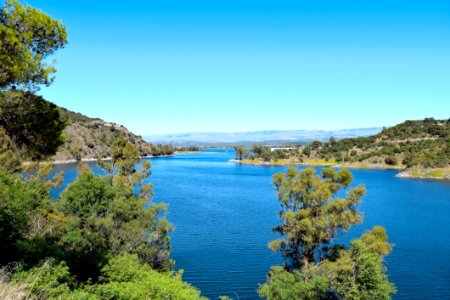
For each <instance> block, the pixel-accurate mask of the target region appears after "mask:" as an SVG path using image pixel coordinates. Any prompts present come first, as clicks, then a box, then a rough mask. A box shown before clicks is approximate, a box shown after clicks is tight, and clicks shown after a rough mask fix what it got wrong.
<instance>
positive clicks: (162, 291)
mask: <svg viewBox="0 0 450 300" xmlns="http://www.w3.org/2000/svg"><path fill="white" fill-rule="evenodd" d="M181 275H182V273H181V272H178V273H174V272H157V271H155V270H153V269H152V268H151V267H150V266H149V265H146V264H141V263H140V262H139V259H138V258H137V256H136V255H132V254H123V255H118V256H114V257H112V258H111V259H110V260H109V261H108V263H107V264H106V265H105V266H104V267H103V268H102V270H101V277H100V280H99V282H98V283H95V284H90V283H87V284H85V285H77V283H76V281H75V280H74V278H73V276H72V275H71V274H70V272H69V268H68V267H67V266H66V265H65V263H63V262H62V263H57V262H56V261H52V260H50V261H46V262H44V263H43V264H42V265H40V266H36V267H34V268H33V269H31V270H28V271H25V272H18V273H17V274H15V276H14V277H13V281H12V284H14V285H16V286H17V285H20V286H22V287H25V288H22V290H25V291H28V292H29V293H30V294H31V295H34V296H36V297H38V298H39V299H80V300H81V299H84V300H86V299H96V300H99V299H117V300H119V299H123V300H128V299H136V300H137V299H186V300H195V299H205V298H203V297H201V296H200V292H199V291H198V290H197V289H195V288H193V287H192V286H190V285H189V284H187V283H185V282H183V281H182V279H181ZM20 299H22V298H20ZM23 299H25V298H23Z"/></svg>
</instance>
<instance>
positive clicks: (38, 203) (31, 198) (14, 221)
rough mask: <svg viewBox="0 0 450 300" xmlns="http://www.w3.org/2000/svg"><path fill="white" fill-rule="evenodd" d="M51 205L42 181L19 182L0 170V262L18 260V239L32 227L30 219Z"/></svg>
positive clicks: (16, 177)
mask: <svg viewBox="0 0 450 300" xmlns="http://www.w3.org/2000/svg"><path fill="white" fill-rule="evenodd" d="M50 205H51V202H50V200H49V199H48V191H47V189H46V187H45V184H44V183H43V182H35V181H33V182H28V183H25V182H23V181H22V180H21V179H20V177H19V176H18V175H10V174H7V173H5V172H2V171H0V240H1V241H2V242H1V243H0V253H1V254H2V255H1V256H0V264H6V263H8V262H12V261H18V260H19V259H20V257H19V249H18V242H19V241H20V240H22V239H26V238H27V236H28V235H29V234H30V232H31V230H32V229H33V224H32V223H33V222H32V221H33V220H34V219H36V218H38V216H40V215H41V214H43V212H44V211H45V210H47V209H48V208H49V206H50Z"/></svg>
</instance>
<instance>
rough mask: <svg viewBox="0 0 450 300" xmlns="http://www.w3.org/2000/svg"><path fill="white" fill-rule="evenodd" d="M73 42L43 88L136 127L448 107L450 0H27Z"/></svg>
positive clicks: (404, 115) (252, 126)
mask: <svg viewBox="0 0 450 300" xmlns="http://www.w3.org/2000/svg"><path fill="white" fill-rule="evenodd" d="M27 3H28V4H29V5H31V6H33V7H36V8H39V9H41V10H42V11H44V12H46V13H48V14H49V15H51V16H52V17H53V18H55V19H59V20H62V22H63V23H64V24H65V25H66V26H67V31H68V36H69V43H68V45H67V46H66V47H65V48H64V49H62V50H59V51H58V52H56V53H55V55H53V56H52V57H51V58H52V59H53V58H56V59H57V64H56V67H57V69H58V72H57V73H56V79H55V82H54V84H53V85H51V86H50V87H44V88H42V89H41V91H40V93H41V94H42V95H43V96H44V97H45V98H46V99H48V100H50V101H52V102H54V103H56V104H57V105H60V106H63V107H66V108H68V109H71V110H73V111H77V112H81V113H83V114H86V115H88V116H91V117H100V118H102V119H104V120H106V121H112V122H116V123H119V124H123V125H124V126H126V127H127V128H128V129H130V130H132V131H133V132H135V133H137V134H141V135H146V134H164V133H179V132H205V131H206V132H211V131H220V132H236V131H257V130H297V129H323V130H332V129H349V128H363V127H378V126H392V125H395V124H397V123H400V122H403V121H405V120H411V119H423V118H425V117H435V118H440V119H447V118H449V117H450V114H449V113H450V1H448V0H446V1H440V0H422V1H414V0H410V1H397V0H387V1H385V0H375V1H372V0H364V1H361V0H356V1H338V0H329V1H324V0H314V1H300V0H297V1H284V0H277V1H264V0H259V1H246V0H214V1H213V0H208V1H206V0H205V1H198V0H193V1H189V0H178V1H175V0H139V1H134V0H129V1H111V0H109V1H104V0H96V1H92V0H91V1H87V0H77V1H75V0H70V1H61V0H39V1H38V0H28V1H27Z"/></svg>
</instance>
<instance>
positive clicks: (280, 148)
mask: <svg viewBox="0 0 450 300" xmlns="http://www.w3.org/2000/svg"><path fill="white" fill-rule="evenodd" d="M276 150H282V151H292V150H296V148H292V147H291V148H287V147H284V148H282V147H277V148H270V152H273V151H276Z"/></svg>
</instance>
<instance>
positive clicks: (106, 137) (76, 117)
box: [53, 108, 173, 161]
mask: <svg viewBox="0 0 450 300" xmlns="http://www.w3.org/2000/svg"><path fill="white" fill-rule="evenodd" d="M60 113H61V115H62V117H64V118H65V119H66V120H67V123H68V125H67V127H66V128H65V129H64V133H63V135H64V140H65V142H64V144H63V145H62V146H61V147H60V148H59V150H58V152H57V153H56V155H55V156H53V159H54V160H56V161H60V160H73V159H75V160H79V159H94V158H97V157H101V158H107V157H109V156H110V150H109V148H110V145H111V144H112V142H113V141H114V140H115V139H117V138H119V137H122V138H124V139H125V140H127V141H130V142H131V143H133V144H134V145H136V147H137V148H138V149H139V151H140V153H141V155H142V156H150V155H151V156H160V155H170V154H172V153H173V148H172V146H163V145H158V146H155V145H152V144H149V143H147V142H145V141H144V140H143V139H142V137H140V136H137V135H135V134H133V133H131V132H130V131H128V130H127V129H126V128H125V127H123V126H122V125H119V124H115V123H110V122H105V121H103V120H101V119H97V118H89V117H87V116H85V115H82V114H80V113H75V112H71V111H69V110H67V109H65V108H60Z"/></svg>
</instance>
